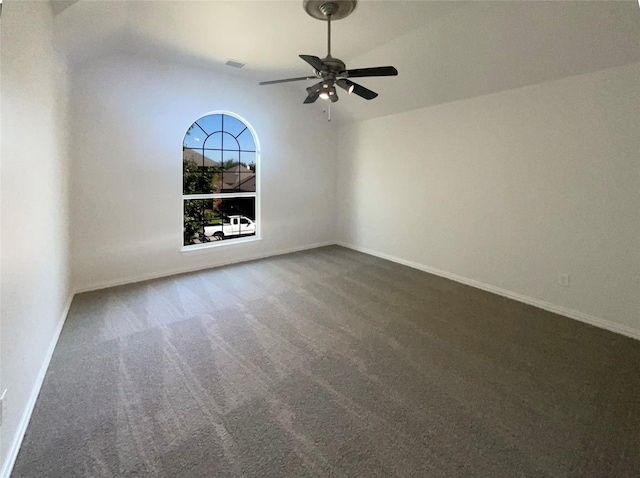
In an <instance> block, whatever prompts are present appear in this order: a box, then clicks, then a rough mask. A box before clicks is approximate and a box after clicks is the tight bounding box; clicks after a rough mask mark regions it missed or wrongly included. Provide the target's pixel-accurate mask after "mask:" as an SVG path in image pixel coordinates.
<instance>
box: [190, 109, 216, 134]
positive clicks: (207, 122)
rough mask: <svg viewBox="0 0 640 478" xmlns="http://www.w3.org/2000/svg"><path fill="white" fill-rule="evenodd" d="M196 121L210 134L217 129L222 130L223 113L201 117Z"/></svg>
mask: <svg viewBox="0 0 640 478" xmlns="http://www.w3.org/2000/svg"><path fill="white" fill-rule="evenodd" d="M196 123H197V124H198V125H199V126H200V127H201V128H202V129H203V130H204V131H206V133H207V134H208V135H209V134H211V133H215V132H216V131H222V115H221V114H217V115H208V116H205V117H203V118H200V119H199V120H198V121H196Z"/></svg>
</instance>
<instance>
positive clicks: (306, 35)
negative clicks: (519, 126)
mask: <svg viewBox="0 0 640 478" xmlns="http://www.w3.org/2000/svg"><path fill="white" fill-rule="evenodd" d="M52 1H53V2H55V3H64V4H65V5H64V7H65V8H60V7H61V6H58V7H57V8H54V11H55V12H56V13H57V15H56V27H57V33H58V39H59V40H60V42H61V45H62V48H63V50H64V52H65V54H66V55H67V56H68V58H69V60H70V61H71V62H72V63H73V64H75V65H78V64H80V65H82V64H84V63H85V62H88V61H91V60H92V59H95V58H97V57H101V56H104V55H110V54H114V53H122V52H123V51H124V52H129V53H132V54H140V55H145V56H149V55H156V56H159V57H163V58H165V59H169V60H172V61H181V62H192V63H197V64H198V65H201V66H204V67H207V68H211V69H213V70H216V71H218V72H221V73H224V74H228V75H230V78H231V79H233V78H234V77H242V78H245V79H247V80H249V81H252V82H253V81H255V82H256V83H257V82H258V81H260V80H272V79H279V78H287V77H297V76H305V75H308V74H310V73H311V68H310V67H309V66H308V65H307V64H306V63H304V62H303V61H302V60H301V59H300V58H298V55H299V54H310V55H316V56H319V57H324V56H325V54H326V48H327V33H326V26H327V25H326V22H323V21H319V20H315V19H313V18H311V17H310V16H308V15H307V14H306V13H305V11H304V10H303V8H302V0H253V1H248V0H245V1H242V0H213V1H190V0H173V1H163V0H152V1H144V0H135V1H124V0H122V1H118V0H106V1H103V0H80V1H78V2H73V1H62V2H60V1H59V0H52ZM332 27H333V28H332V54H333V56H334V57H338V58H340V59H342V60H343V61H344V62H345V63H346V64H347V67H348V68H362V67H369V66H385V65H393V66H395V67H396V68H397V69H398V71H399V76H398V77H395V78H394V77H388V78H362V79H358V80H357V81H358V82H359V83H361V84H362V85H363V86H366V87H368V88H370V89H373V90H375V91H377V92H378V93H380V96H379V97H378V98H376V99H374V100H372V101H366V100H363V99H361V98H359V97H355V96H353V95H351V96H347V94H346V93H345V92H342V94H341V95H340V102H339V103H337V104H336V105H335V106H334V112H335V113H334V114H338V115H342V116H343V117H344V118H345V119H356V120H359V119H367V118H373V117H377V116H381V115H386V114H392V113H397V112H400V111H407V110H411V109H415V108H420V107H425V106H433V105H437V104H440V103H444V102H449V101H455V100H459V99H463V98H470V97H474V96H478V95H483V94H488V93H494V92H498V91H502V90H506V89H511V88H517V87H521V86H525V85H529V84H534V83H539V82H544V81H551V80H554V79H559V78H563V77H566V76H570V75H575V74H580V73H586V72H590V71H595V70H599V69H603V68H608V67H613V66H620V65H625V64H629V63H632V62H639V61H640V8H638V3H637V1H636V0H629V1H524V0H517V1H516V0H512V1H499V2H491V1H472V2H465V1H424V0H410V1H402V0H390V1H382V0H359V2H358V6H357V8H356V9H355V11H354V12H353V13H352V14H351V15H350V16H349V17H347V18H345V19H342V20H339V21H336V22H334V23H333V25H332ZM228 59H234V60H237V61H240V62H242V63H246V66H245V67H244V68H242V69H241V70H238V69H232V68H230V67H227V66H224V62H225V61H227V60H228ZM310 84H312V82H311V81H307V82H297V83H287V84H282V85H272V86H264V87H261V88H265V89H268V88H284V89H289V90H290V91H291V101H300V102H302V100H303V99H304V97H305V95H306V93H304V87H306V86H309V85H310ZM310 107H321V105H318V104H316V105H313V106H310Z"/></svg>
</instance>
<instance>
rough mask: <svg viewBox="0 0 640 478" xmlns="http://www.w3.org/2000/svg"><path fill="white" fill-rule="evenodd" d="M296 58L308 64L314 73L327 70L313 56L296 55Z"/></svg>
mask: <svg viewBox="0 0 640 478" xmlns="http://www.w3.org/2000/svg"><path fill="white" fill-rule="evenodd" d="M298 56H299V57H300V58H302V59H303V60H304V61H306V62H307V63H309V64H310V65H311V66H312V67H313V69H314V70H316V71H323V70H326V69H327V67H326V65H325V64H324V63H323V62H322V60H321V59H320V58H318V57H317V56H313V55H298Z"/></svg>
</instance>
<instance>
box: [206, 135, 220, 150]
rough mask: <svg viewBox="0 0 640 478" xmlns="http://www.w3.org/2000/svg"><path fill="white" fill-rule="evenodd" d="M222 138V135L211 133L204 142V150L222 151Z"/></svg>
mask: <svg viewBox="0 0 640 478" xmlns="http://www.w3.org/2000/svg"><path fill="white" fill-rule="evenodd" d="M223 136H224V134H223V133H213V134H212V135H211V136H209V137H208V138H207V139H206V141H204V143H203V144H204V146H203V147H204V148H205V149H222V137H223Z"/></svg>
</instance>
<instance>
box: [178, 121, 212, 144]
mask: <svg viewBox="0 0 640 478" xmlns="http://www.w3.org/2000/svg"><path fill="white" fill-rule="evenodd" d="M206 137H207V135H206V134H204V131H202V130H201V129H200V128H198V125H197V124H195V123H193V124H192V125H191V127H190V128H189V129H188V130H187V134H185V135H184V142H183V147H185V148H196V149H197V148H202V144H203V143H204V140H205V139H206Z"/></svg>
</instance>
